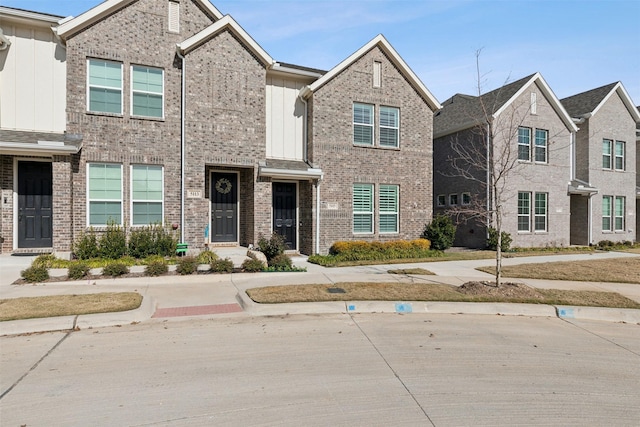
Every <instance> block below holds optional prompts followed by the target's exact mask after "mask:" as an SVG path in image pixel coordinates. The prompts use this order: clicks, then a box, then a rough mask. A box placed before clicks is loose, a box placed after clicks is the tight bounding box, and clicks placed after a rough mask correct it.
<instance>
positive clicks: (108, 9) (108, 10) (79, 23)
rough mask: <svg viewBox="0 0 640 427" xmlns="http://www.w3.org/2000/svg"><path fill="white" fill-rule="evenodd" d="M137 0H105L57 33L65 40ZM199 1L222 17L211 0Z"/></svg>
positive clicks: (216, 17)
mask: <svg viewBox="0 0 640 427" xmlns="http://www.w3.org/2000/svg"><path fill="white" fill-rule="evenodd" d="M134 1H137V0H105V1H103V2H102V3H100V4H99V5H97V6H95V7H93V8H91V9H89V10H87V11H86V12H84V13H82V14H80V15H78V16H77V17H75V18H72V19H70V20H68V21H66V22H64V23H62V24H61V25H60V26H59V27H58V28H57V29H56V30H55V31H56V34H58V36H59V37H60V38H62V39H63V40H65V39H66V38H67V37H69V36H71V35H73V34H76V33H77V32H79V31H82V30H83V29H85V28H87V27H88V26H90V25H92V24H94V23H96V22H98V21H100V20H101V19H104V18H105V17H106V16H108V15H110V14H112V13H114V12H115V11H117V10H119V9H121V8H123V7H125V6H128V5H129V4H131V3H133V2H134ZM192 1H193V2H195V3H197V4H198V5H199V6H200V7H202V9H203V10H204V11H206V12H208V13H209V14H210V15H211V17H212V18H213V19H215V20H218V19H221V18H222V13H220V11H219V10H218V9H216V8H215V6H214V5H212V4H211V2H210V1H209V0H192Z"/></svg>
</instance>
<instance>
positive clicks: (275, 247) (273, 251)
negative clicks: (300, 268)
mask: <svg viewBox="0 0 640 427" xmlns="http://www.w3.org/2000/svg"><path fill="white" fill-rule="evenodd" d="M286 248H287V246H286V244H285V242H284V237H282V236H281V235H279V234H277V233H273V234H272V235H271V237H270V238H268V239H267V238H266V237H264V236H263V235H262V234H261V235H260V238H259V239H258V249H260V252H262V253H263V254H264V256H266V257H267V262H270V261H271V260H272V259H273V258H275V257H277V256H278V255H281V254H283V253H284V251H285V249H286Z"/></svg>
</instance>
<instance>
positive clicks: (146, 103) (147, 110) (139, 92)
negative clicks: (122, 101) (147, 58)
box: [131, 65, 164, 118]
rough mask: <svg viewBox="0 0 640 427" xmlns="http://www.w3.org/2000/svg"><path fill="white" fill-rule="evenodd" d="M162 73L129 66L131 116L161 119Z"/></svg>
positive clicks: (151, 69) (137, 66) (152, 69)
mask: <svg viewBox="0 0 640 427" xmlns="http://www.w3.org/2000/svg"><path fill="white" fill-rule="evenodd" d="M163 98H164V72H163V71H162V70H161V69H160V68H152V67H143V66H141V65H132V66H131V114H132V115H134V116H142V117H157V118H162V117H163V113H164V112H163V104H164V102H163Z"/></svg>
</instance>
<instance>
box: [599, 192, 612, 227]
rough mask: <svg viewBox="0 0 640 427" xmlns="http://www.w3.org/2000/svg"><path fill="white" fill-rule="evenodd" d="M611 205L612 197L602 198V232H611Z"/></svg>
mask: <svg viewBox="0 0 640 427" xmlns="http://www.w3.org/2000/svg"><path fill="white" fill-rule="evenodd" d="M612 203H613V196H602V231H612V225H613V221H612V217H611V214H612V213H613V211H612V209H611V204H612Z"/></svg>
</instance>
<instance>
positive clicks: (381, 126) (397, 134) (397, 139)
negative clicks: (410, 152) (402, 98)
mask: <svg viewBox="0 0 640 427" xmlns="http://www.w3.org/2000/svg"><path fill="white" fill-rule="evenodd" d="M382 108H390V109H393V110H395V111H397V112H398V126H397V127H396V126H383V125H382V120H380V117H378V123H379V125H380V129H395V130H396V143H395V145H382V144H381V143H380V141H378V145H379V146H380V148H389V149H392V150H393V149H398V148H400V108H398V107H391V106H389V105H381V106H380V108H378V110H379V111H380V112H379V113H378V114H379V115H380V114H382ZM379 133H380V135H382V130H381V131H380V132H379Z"/></svg>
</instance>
